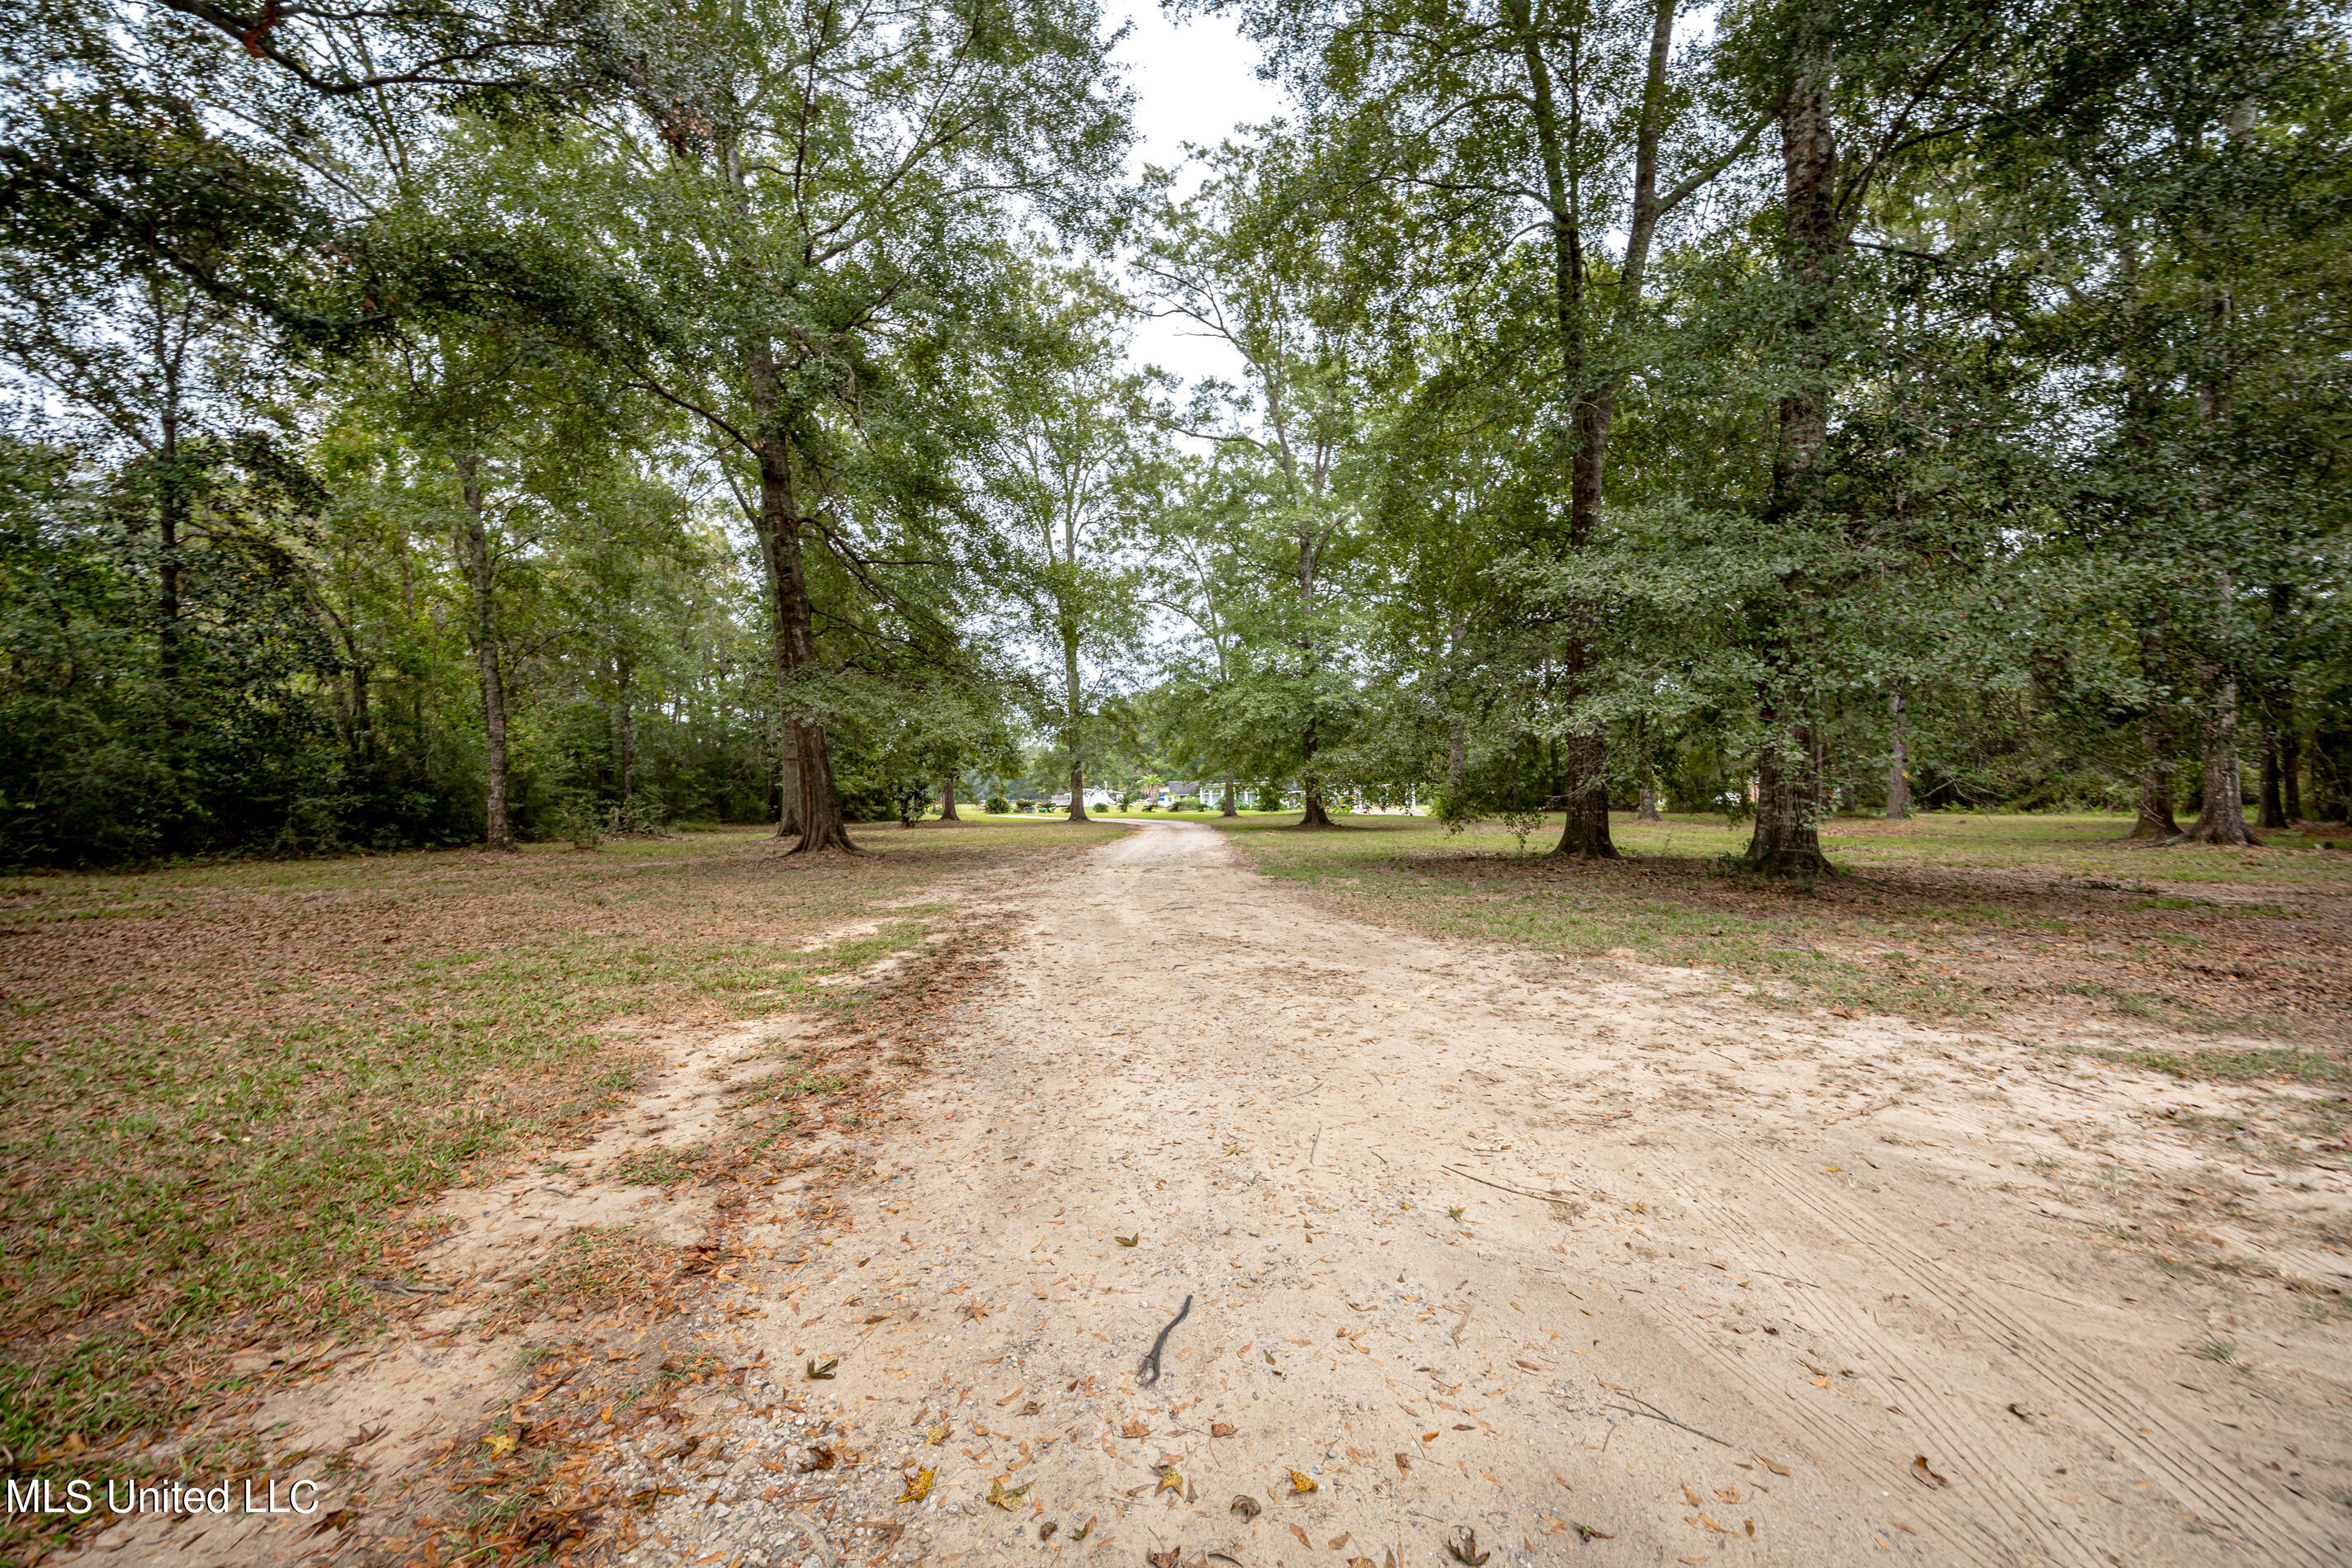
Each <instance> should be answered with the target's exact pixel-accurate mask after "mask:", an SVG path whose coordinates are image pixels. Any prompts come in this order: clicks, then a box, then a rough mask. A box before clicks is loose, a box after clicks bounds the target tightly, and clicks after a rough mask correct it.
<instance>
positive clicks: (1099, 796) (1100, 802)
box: [1047, 789, 1118, 811]
mask: <svg viewBox="0 0 2352 1568" xmlns="http://www.w3.org/2000/svg"><path fill="white" fill-rule="evenodd" d="M1047 804H1049V805H1057V806H1060V807H1061V808H1062V809H1063V810H1064V811H1067V810H1069V809H1070V792H1069V791H1068V790H1064V791H1063V792H1062V793H1061V794H1059V795H1055V797H1054V798H1053V799H1052V800H1051V801H1050V802H1048V803H1047ZM1116 805H1118V802H1117V801H1115V800H1113V799H1111V797H1110V791H1108V790H1107V789H1088V790H1087V810H1088V811H1108V810H1110V809H1111V808H1112V807H1114V806H1116Z"/></svg>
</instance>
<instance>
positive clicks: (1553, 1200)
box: [1438, 1165, 1569, 1204]
mask: <svg viewBox="0 0 2352 1568" xmlns="http://www.w3.org/2000/svg"><path fill="white" fill-rule="evenodd" d="M1438 1169H1439V1170H1441V1171H1444V1173H1446V1174H1448V1175H1450V1176H1459V1177H1461V1178H1462V1179H1463V1180H1464V1181H1465V1182H1475V1183H1477V1184H1479V1185H1480V1186H1484V1187H1492V1188H1494V1189H1495V1190H1496V1192H1498V1193H1508V1194H1511V1195H1512V1196H1513V1197H1520V1198H1533V1199H1535V1200H1536V1202H1538V1203H1539V1204H1564V1203H1566V1202H1568V1201H1569V1200H1568V1199H1566V1198H1564V1197H1555V1196H1553V1195H1552V1194H1549V1193H1531V1192H1529V1191H1528V1190H1527V1188H1525V1187H1514V1186H1511V1185H1509V1184H1507V1183H1504V1182H1494V1181H1489V1180H1487V1179H1486V1177H1484V1176H1481V1175H1479V1174H1477V1173H1475V1172H1472V1171H1465V1170H1464V1169H1463V1168H1462V1167H1461V1166H1459V1165H1440V1166H1439V1167H1438Z"/></svg>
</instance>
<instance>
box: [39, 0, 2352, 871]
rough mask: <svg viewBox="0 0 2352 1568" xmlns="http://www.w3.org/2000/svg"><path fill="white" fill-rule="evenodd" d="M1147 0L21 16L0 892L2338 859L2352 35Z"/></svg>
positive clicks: (1926, 12)
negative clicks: (1132, 862) (1363, 843)
mask: <svg viewBox="0 0 2352 1568" xmlns="http://www.w3.org/2000/svg"><path fill="white" fill-rule="evenodd" d="M1176 9H1177V10H1178V12H1179V14H1180V16H1181V15H1185V14H1188V13H1203V12H1204V13H1213V14H1215V15H1216V16H1221V17H1223V18H1225V19H1226V20H1227V21H1228V22H1230V23H1231V24H1232V25H1234V26H1238V27H1239V28H1240V29H1241V30H1242V32H1243V34H1244V36H1245V37H1248V38H1249V39H1250V40H1252V41H1253V42H1255V44H1256V45H1258V46H1259V47H1260V48H1261V49H1262V51H1263V58H1264V59H1265V71H1266V73H1267V74H1268V75H1269V76H1270V77H1271V78H1273V79H1276V81H1278V82H1279V84H1280V85H1281V86H1282V87H1283V88H1284V89H1285V91H1286V102H1287V104H1288V105H1289V109H1288V110H1287V111H1286V115H1285V116H1284V117H1283V118H1282V119H1280V120H1278V121H1275V122H1272V123H1270V124H1267V125H1263V126H1256V127H1244V128H1239V129H1237V130H1236V132H1235V133H1234V136H1233V137H1232V138H1230V139H1229V140H1227V141H1225V142H1223V143H1222V144H1221V145H1219V146H1216V147H1211V148H1199V149H1195V150H1193V153H1192V158H1191V160H1190V161H1189V162H1188V163H1187V164H1186V166H1185V167H1183V168H1181V169H1176V170H1161V169H1144V170H1141V171H1138V170H1137V169H1136V168H1135V167H1134V166H1133V165H1132V163H1131V161H1130V140H1131V137H1130V125H1129V110H1130V107H1131V100H1130V97H1129V91H1128V89H1127V88H1126V86H1125V85H1124V84H1123V82H1122V80H1121V79H1120V76H1119V73H1118V69H1117V68H1116V65H1115V62H1114V59H1113V55H1112V50H1113V48H1114V47H1116V44H1117V30H1116V27H1115V26H1114V25H1113V23H1112V22H1111V21H1110V20H1109V19H1107V18H1106V16H1104V15H1103V14H1102V13H1101V12H1100V11H1099V10H1098V9H1097V6H1096V5H1094V4H1093V0H883V3H881V4H878V5H868V6H864V7H858V8H853V9H849V10H844V9H842V8H839V7H836V6H834V5H824V4H816V3H814V0H735V3H733V4H730V5H701V4H694V3H687V4H663V3H660V0H645V3H641V0H513V3H510V4H509V3H499V0H492V3H489V4H478V3H474V0H402V3H401V4H397V5H378V4H374V3H373V0H361V3H360V4H358V5H355V6H352V7H341V8H335V9H332V10H326V9H320V8H314V7H310V6H305V5H286V4H281V3H278V0H271V3H269V4H268V5H259V4H247V0H138V3H132V0H68V4H67V5H62V6H58V5H35V4H33V3H32V0H0V71H5V83H0V117H5V124H0V273H5V276H0V366H5V376H6V380H7V384H8V387H9V389H10V394H11V399H10V401H11V407H12V413H11V415H10V416H9V417H8V419H7V420H6V422H5V427H0V530H5V541H0V861H5V862H6V863H9V864H14V865H75V864H96V863H110V862H125V861H139V860H143V859H148V858H156V857H167V856H175V855H188V854H201V853H215V852H231V851H258V852H276V853H312V852H325V851H333V850H338V849H344V848H352V847H394V846H401V845H418V844H428V845H429V844H452V843H463V842H487V843H488V844H490V845H492V846H494V847H498V846H505V845H509V844H511V843H512V842H514V841H515V840H516V839H518V838H522V837H551V836H557V835H572V836H574V837H578V836H581V835H583V834H593V833H595V832H600V831H610V830H613V829H615V828H624V827H630V826H654V825H658V824H661V823H665V822H670V821H676V820H678V819H680V818H693V819H703V820H723V821H741V822H750V821H767V822H773V823H776V824H777V825H778V826H779V827H780V829H781V830H782V831H784V832H786V833H787V834H789V835H791V836H792V837H793V839H794V842H795V844H796V845H797V846H798V847H802V848H804V849H811V850H814V849H823V848H826V847H845V846H848V845H850V844H851V843H852V836H851V835H850V833H849V832H848V831H847V825H848V824H850V823H853V822H855V821H856V820H860V819H865V818H871V817H875V816H882V815H885V814H888V813H892V812H895V811H899V810H903V809H908V808H910V807H911V806H912V805H914V803H916V802H918V801H920V800H924V799H930V800H933V801H937V800H938V799H939V797H940V794H941V792H942V791H943V790H945V791H948V792H950V794H951V793H952V792H953V790H955V789H956V788H957V787H960V786H961V787H969V786H970V785H971V784H973V783H976V782H978V781H981V780H983V779H1002V778H1007V777H1014V776H1019V775H1021V774H1023V773H1034V772H1039V771H1042V772H1044V773H1051V774H1052V775H1053V776H1054V777H1055V778H1057V779H1065V780H1067V781H1069V787H1073V788H1076V787H1078V786H1082V785H1083V784H1084V783H1085V782H1086V780H1087V778H1088V777H1090V776H1091V777H1097V778H1099V777H1102V776H1103V775H1104V774H1106V773H1120V772H1123V771H1127V772H1131V771H1133V770H1134V769H1136V768H1139V767H1141V766H1144V765H1146V764H1147V763H1148V764H1149V765H1150V766H1151V767H1152V768H1153V769H1154V770H1155V771H1158V772H1160V773H1168V774H1171V775H1175V774H1179V773H1181V775H1182V776H1185V777H1188V778H1197V779H1202V780H1219V779H1222V780H1224V781H1227V788H1226V797H1227V798H1228V799H1230V798H1231V797H1232V794H1233V790H1232V787H1231V786H1232V784H1234V783H1235V782H1238V783H1239V784H1241V785H1242V786H1243V787H1244V789H1245V790H1249V789H1254V790H1258V791H1279V790H1285V789H1287V790H1290V791H1293V792H1295V793H1296V794H1297V795H1299V796H1301V797H1302V798H1303V800H1304V804H1305V808H1306V817H1307V822H1308V823H1310V824H1312V823H1314V822H1316V821H1318V820H1321V819H1322V818H1323V817H1324V815H1325V812H1326V808H1327V805H1328V804H1329V803H1332V802H1335V801H1339V800H1342V799H1348V798H1354V797H1357V796H1360V795H1366V794H1369V795H1379V796H1382V797H1386V798H1402V797H1403V796H1404V795H1406V794H1407V793H1408V792H1413V793H1415V794H1416V795H1417V796H1418V797H1419V798H1420V799H1422V800H1423V801H1433V802H1435V803H1436V804H1437V805H1438V808H1439V809H1440V810H1441V811H1442V812H1444V814H1446V815H1447V816H1450V817H1453V818H1456V819H1462V818H1468V817H1475V816H1507V817H1516V818H1520V819H1525V818H1527V817H1529V816H1533V815H1534V814H1536V813H1538V812H1540V811H1545V810H1549V811H1553V812H1558V813H1560V814H1562V819H1563V823H1564V826H1563V830H1562V836H1561V837H1560V839H1559V846H1558V847H1559V850H1560V851H1561V852H1563V853H1568V854H1574V855H1581V856H1601V857H1605V856H1609V855H1612V854H1613V853H1614V850H1613V848H1612V844H1611V839H1610V825H1609V815H1608V814H1609V811H1610V809H1611V808H1612V805H1613V806H1614V807H1616V808H1617V809H1620V810H1624V809H1640V810H1642V811H1644V812H1651V811H1654V810H1656V809H1657V808H1658V807H1660V806H1661V805H1666V806H1670V807H1675V808H1680V809H1686V810H1730V811H1735V812H1740V813H1748V812H1752V813H1753V816H1754V819H1755V826H1754V831H1753V838H1752V841H1751V843H1750V845H1749V847H1748V862H1749V863H1750V864H1751V865H1752V866H1753V867H1755V868H1758V869H1759V870H1764V871H1769V872H1776V873H1791V874H1798V875H1806V874H1811V872H1813V871H1815V870H1818V869H1820V868H1822V864H1823V863H1822V858H1821V850H1820V847H1819V840H1818V835H1817V824H1818V823H1819V822H1820V820H1821V819H1822V817H1823V816H1826V815H1828V814H1831V813H1833V812H1836V811H1845V810H1867V811H1874V812H1886V813H1889V814H1891V815H1901V814H1903V813H1904V812H1906V811H1907V810H1910V809H1914V808H1919V807H1927V806H1937V805H1969V806H1987V805H2009V806H2021V807H2034V806H2055V805H2094V806H2108V807H2113V808H2118V809H2126V810H2136V811H2137V823H2138V825H2137V829H2136V831H2137V833H2139V834H2140V835H2142V836H2144V837H2149V838H2151V839H2156V840H2159V841H2162V840H2170V839H2175V838H2179V839H2182V840H2195V841H2203V842H2221V843H2231V842H2242V841H2244V840H2246V839H2247V838H2248V837H2258V836H2259V834H2260V832H2261V831H2262V828H2263V826H2266V825H2267V826H2284V825H2285V824H2287V823H2288V822H2290V821H2291V820H2293V819H2295V818H2298V817H2307V818H2314V819H2336V820H2341V819H2343V818H2344V817H2345V816H2347V810H2352V623H2347V616H2346V607H2345V588H2346V585H2347V559H2346V546H2347V526H2346V525H2347V500H2348V499H2352V490H2348V489H2347V434H2352V430H2347V414H2348V413H2352V402H2347V392H2348V391H2352V358H2347V353H2352V336H2347V310H2348V309H2352V289H2347V282H2352V276H2347V274H2352V207H2347V198H2352V159H2347V136H2352V73H2347V59H2346V49H2345V35H2344V31H2343V27H2342V23H2343V20H2344V18H2343V16H2342V13H2341V11H2340V9H2339V8H2337V7H2335V6H2332V5H2324V4H2306V3H2302V0H2132V3H2130V4H2125V3H2123V0H1907V3H1903V4H1894V3H1890V0H1735V3H1734V4H1732V5H1725V6H1721V7H1716V6H1712V5H1696V4H1695V3H1691V0H1475V3H1463V0H1340V3H1339V4H1336V5H1299V4H1296V3H1294V0H1190V3H1188V4H1182V5H1178V6H1177V7H1176ZM1146 316H1157V317H1160V318H1163V319H1169V320H1173V321H1177V322H1180V323H1181V324H1182V325H1183V327H1184V328H1185V329H1186V330H1187V331H1192V332H1195V333H1199V334H1203V335H1205V336H1207V337H1209V338H1211V339H1213V340H1215V341H1217V342H1221V343H1222V344H1223V345H1224V347H1225V349H1226V350H1228V351H1230V352H1229V354H1228V358H1229V361H1230V363H1231V365H1232V370H1231V372H1230V374H1228V375H1226V376H1224V377H1223V378H1219V379H1210V380H1201V381H1195V382H1193V383H1192V384H1180V383H1179V382H1177V381H1176V380H1175V379H1173V378H1171V377H1170V376H1169V375H1167V374H1163V373H1160V372H1159V371H1156V370H1153V369H1151V368H1150V367H1148V366H1144V367H1139V366H1137V365H1136V364H1135V363H1134V355H1133V354H1132V353H1131V352H1130V347H1129V344H1130V338H1131V334H1132V332H1133V330H1134V328H1135V326H1136V323H1137V322H1138V321H1140V320H1142V319H1143V318H1144V317H1146Z"/></svg>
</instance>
